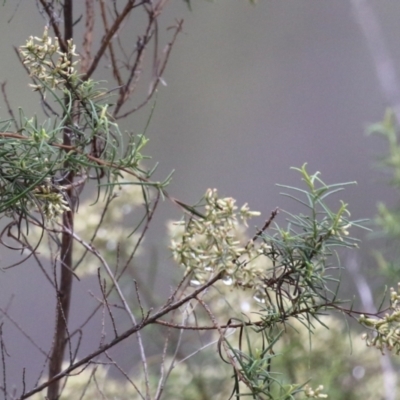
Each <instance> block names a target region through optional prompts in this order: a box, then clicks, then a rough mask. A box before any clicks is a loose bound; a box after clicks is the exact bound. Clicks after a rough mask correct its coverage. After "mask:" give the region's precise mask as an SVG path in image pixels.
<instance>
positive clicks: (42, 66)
mask: <svg viewBox="0 0 400 400" xmlns="http://www.w3.org/2000/svg"><path fill="white" fill-rule="evenodd" d="M67 46H68V50H67V53H63V52H61V51H60V44H59V41H58V39H57V38H55V39H54V42H53V40H52V38H51V37H49V34H48V27H45V30H44V33H43V36H42V37H41V38H38V37H33V36H31V37H30V38H29V40H28V41H27V42H26V45H25V46H21V47H20V53H21V56H22V59H23V63H24V64H25V65H26V67H27V68H28V69H29V71H30V75H31V76H32V77H34V78H36V79H37V80H38V81H39V83H37V84H30V86H31V87H32V88H33V90H34V91H42V92H43V93H45V91H46V89H47V88H51V89H56V88H57V89H62V87H63V85H65V82H66V81H67V79H71V77H73V76H76V71H75V68H74V66H75V65H76V63H77V61H75V62H72V57H73V56H76V55H77V54H76V53H75V45H74V44H73V43H72V40H68V41H67ZM54 55H57V56H58V57H57V58H56V60H54V59H53V57H54Z"/></svg>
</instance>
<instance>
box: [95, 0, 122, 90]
mask: <svg viewBox="0 0 400 400" xmlns="http://www.w3.org/2000/svg"><path fill="white" fill-rule="evenodd" d="M100 12H101V18H102V20H103V25H104V32H105V33H107V32H108V31H109V27H108V21H107V13H106V7H105V4H104V0H100ZM108 49H109V51H110V58H111V65H112V71H113V76H114V78H115V80H116V81H117V83H118V86H122V85H123V81H122V78H121V73H120V69H119V68H118V65H117V59H116V57H115V52H114V46H113V43H112V40H110V42H109V44H108Z"/></svg>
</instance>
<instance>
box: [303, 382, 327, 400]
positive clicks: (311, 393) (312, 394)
mask: <svg viewBox="0 0 400 400" xmlns="http://www.w3.org/2000/svg"><path fill="white" fill-rule="evenodd" d="M322 390H324V387H323V386H322V385H319V386H318V387H317V388H316V389H312V388H311V386H309V385H306V386H305V388H304V394H305V395H306V397H307V398H311V399H327V398H328V395H327V394H324V393H321V392H322Z"/></svg>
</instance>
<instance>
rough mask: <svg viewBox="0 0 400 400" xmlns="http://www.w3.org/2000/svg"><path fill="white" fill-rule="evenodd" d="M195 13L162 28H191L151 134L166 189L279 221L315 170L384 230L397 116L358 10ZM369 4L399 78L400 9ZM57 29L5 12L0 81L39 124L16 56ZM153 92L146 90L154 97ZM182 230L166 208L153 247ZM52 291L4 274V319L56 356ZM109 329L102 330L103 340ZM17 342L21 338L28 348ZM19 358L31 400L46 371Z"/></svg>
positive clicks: (175, 12)
mask: <svg viewBox="0 0 400 400" xmlns="http://www.w3.org/2000/svg"><path fill="white" fill-rule="evenodd" d="M192 3H193V11H192V12H189V11H188V10H187V8H186V6H185V4H184V3H183V1H181V0H173V1H171V3H170V5H169V6H168V7H167V8H166V12H165V13H164V14H163V16H162V19H161V21H162V23H163V24H164V25H163V28H165V27H167V26H169V25H172V24H173V22H174V19H175V18H177V17H183V18H184V19H185V22H184V29H183V33H182V34H181V35H180V36H179V37H178V40H177V43H176V45H175V48H174V49H173V51H172V55H171V58H170V62H169V65H168V67H167V70H166V72H165V74H164V79H165V81H166V83H167V86H166V87H161V88H160V90H159V93H158V96H157V105H156V109H155V113H154V117H153V119H152V121H151V125H150V128H149V130H148V132H147V135H148V136H149V137H150V144H149V146H148V149H147V154H150V155H151V156H152V157H153V160H154V161H158V162H159V163H160V170H159V172H158V173H157V176H158V177H159V178H160V179H161V178H162V177H163V176H166V174H167V173H168V172H169V171H170V170H173V169H174V170H175V174H174V178H173V183H172V185H171V188H170V189H169V192H170V193H171V194H172V195H173V196H174V197H177V198H179V199H181V200H183V201H186V202H188V203H190V202H194V201H196V200H198V199H199V198H200V197H201V196H202V194H203V193H204V192H205V190H206V189H207V188H209V187H216V188H218V189H219V191H220V193H221V194H222V195H226V196H232V197H235V198H237V199H238V202H239V203H244V202H248V203H249V204H250V206H251V208H252V209H254V210H259V211H262V212H263V213H264V216H265V218H267V217H268V214H269V213H270V211H271V210H272V209H274V208H275V207H277V206H279V207H282V208H284V209H295V208H296V207H295V206H292V203H290V202H289V201H288V200H287V199H284V198H282V197H280V195H279V192H280V189H279V188H277V187H276V186H275V183H284V184H288V185H299V184H300V182H299V176H298V174H296V173H294V172H293V171H291V170H290V167H291V166H297V167H300V166H301V165H302V164H303V163H304V162H308V165H309V170H310V171H311V172H313V171H316V170H319V171H321V173H322V178H323V179H324V180H325V181H326V182H327V183H334V182H343V181H349V180H351V181H353V180H356V181H357V182H358V185H356V186H352V187H350V188H348V189H347V190H346V192H344V193H343V194H342V195H341V196H340V197H341V198H342V199H343V200H344V201H346V202H348V203H349V204H350V210H351V211H352V217H353V218H356V219H358V218H372V217H373V216H374V215H375V212H376V203H377V201H379V200H383V201H386V202H387V203H388V204H389V205H390V204H391V205H393V204H395V202H396V198H395V196H394V194H393V193H392V191H391V190H390V189H389V188H387V186H386V184H385V179H384V177H383V176H382V174H381V173H379V172H377V171H376V170H374V168H373V164H374V162H375V161H376V157H377V156H378V155H380V154H382V153H383V152H384V151H385V145H384V143H383V142H382V141H380V140H378V139H377V138H374V137H367V136H366V135H365V128H366V127H367V126H368V125H369V124H370V123H372V122H376V121H379V120H381V119H382V117H383V114H384V110H385V108H386V106H388V104H386V102H385V99H384V96H383V95H382V92H381V88H380V86H379V83H378V80H377V76H376V72H375V67H374V64H373V61H372V57H371V54H370V53H369V50H368V46H367V44H366V41H365V38H364V36H363V34H362V31H361V30H360V27H359V25H358V24H357V21H356V19H355V17H354V14H353V9H352V6H351V2H350V1H345V0H331V1H315V0H286V1H275V0H271V1H269V0H260V1H259V3H258V4H257V5H256V6H250V4H249V3H248V2H247V1H244V0H216V1H215V2H214V3H209V2H207V1H201V0H195V1H192ZM369 4H370V5H372V6H373V8H374V11H375V15H376V17H377V18H378V20H379V22H380V24H381V26H382V29H383V33H384V38H385V40H386V42H387V45H388V47H389V50H390V52H391V56H392V58H393V61H394V63H395V66H396V67H398V71H399V70H400V45H399V44H398V38H399V37H400V25H399V22H398V21H399V17H400V2H398V1H390V0H376V1H370V2H369ZM17 5H18V6H17ZM16 7H18V9H17V10H16ZM78 14H79V10H78V11H77V15H78ZM11 17H13V18H12V19H11V21H10V22H9V20H10V18H11ZM44 24H45V20H44V19H42V17H41V16H40V15H39V14H38V12H37V10H36V6H35V2H27V1H21V2H17V1H8V2H6V4H5V6H2V7H0V38H1V40H0V54H1V58H0V81H5V80H6V81H7V90H8V95H9V100H10V102H11V103H12V105H13V106H14V107H22V108H23V109H24V110H25V113H26V114H27V115H32V114H34V113H38V115H42V114H41V110H40V107H39V104H38V101H37V97H35V95H34V94H31V93H30V91H29V89H28V88H27V84H28V79H27V77H26V74H25V71H24V70H23V68H22V67H21V65H20V64H19V61H18V60H17V58H16V56H15V53H14V50H13V47H12V46H19V45H21V44H23V43H24V41H25V40H26V38H27V37H28V36H30V35H36V36H40V35H41V34H42V32H43V25H44ZM77 29H79V27H78V28H77ZM126 40H136V38H135V37H134V35H132V38H127V39H126ZM399 72H400V71H399ZM104 74H105V76H106V75H107V74H108V71H107V70H104ZM97 77H99V78H102V79H104V77H103V76H102V75H101V74H98V75H97ZM146 84H148V82H147V83H146V81H145V79H144V80H143V81H142V85H144V86H143V87H142V88H141V90H142V91H143V93H145V92H146V91H147V89H148V87H146ZM0 105H1V108H0V117H1V118H2V119H4V118H8V115H7V109H6V107H5V105H4V102H3V101H2V100H1V99H0ZM149 111H150V109H149V108H147V109H145V110H143V111H142V112H141V113H140V114H135V115H134V116H133V117H132V118H130V119H129V120H127V121H124V122H123V128H126V129H131V130H134V131H135V132H137V133H139V132H140V131H141V130H142V129H143V127H144V125H145V120H146V118H147V117H148V115H149ZM177 216H178V212H177V210H176V209H175V208H173V207H171V206H169V205H165V206H164V208H163V211H162V212H161V216H160V217H159V218H158V219H157V220H156V221H154V224H155V228H154V229H153V231H152V233H151V235H150V237H149V243H150V245H153V246H159V243H163V245H165V243H164V242H163V237H164V236H163V235H164V232H165V230H164V227H165V220H166V219H167V218H171V217H175V218H176V217H177ZM281 218H283V216H282V217H281ZM261 223H262V221H261V220H260V221H259V224H261ZM354 233H355V234H357V235H359V237H360V238H364V239H365V240H364V242H363V245H362V246H361V253H360V254H361V256H360V259H362V260H363V268H367V267H368V263H367V260H368V259H370V258H371V257H370V253H369V248H370V247H371V242H370V241H369V239H368V238H365V236H366V235H365V233H364V232H354ZM0 257H1V258H0V263H1V264H0V266H4V265H5V264H7V261H8V260H7V258H8V257H9V254H8V253H5V252H3V250H2V253H1V254H0ZM160 257H161V259H160V261H159V262H160V263H161V264H162V263H164V262H169V261H168V259H167V255H165V256H164V253H161V256H160ZM371 266H372V267H373V262H372V261H371V263H370V267H371ZM42 285H43V288H42ZM45 286H46V282H45V281H44V280H43V279H42V277H41V275H40V274H39V273H37V271H36V270H35V269H34V268H33V267H32V268H30V265H28V264H26V265H23V266H20V267H17V268H15V269H12V270H9V271H7V272H6V273H0V306H1V307H3V308H4V307H5V306H6V304H7V302H8V301H9V300H10V297H11V296H14V298H13V302H12V307H11V309H10V310H11V315H12V316H13V318H14V319H15V320H16V321H18V322H19V323H20V324H21V325H22V326H23V327H24V329H26V330H27V331H29V332H30V333H31V335H32V336H33V337H34V338H35V340H37V341H38V342H39V343H40V344H41V345H42V346H43V347H44V348H46V349H47V348H48V344H49V340H51V337H52V333H53V327H52V323H53V319H54V307H55V303H54V301H55V299H54V297H53V295H51V294H49V293H51V292H50V291H49V292H48V293H47V292H46V290H47V289H49V287H45ZM38 289H39V290H38ZM74 290H76V293H78V298H79V296H82V297H81V298H82V299H84V298H86V299H87V298H88V296H87V288H85V286H84V285H83V284H82V285H76V287H75V289H74ZM92 304H93V303H91V304H90V302H86V300H85V301H82V303H79V302H75V304H73V306H72V307H73V309H72V312H71V314H72V315H73V314H74V310H75V311H76V310H77V309H79V310H80V312H81V313H82V314H84V313H85V312H86V313H87V312H88V310H90V309H91V307H92ZM72 323H74V321H72ZM96 327H97V325H96V324H95V322H93V326H92V328H93V329H94V331H95V330H96V329H97V328H96ZM9 329H10V333H9V334H10V335H12V334H17V333H16V331H15V332H14V333H13V331H12V328H11V327H10V328H9ZM96 340H97V338H96ZM96 343H97V342H96ZM7 346H8V348H7V349H8V351H9V353H10V355H12V358H11V359H10V362H9V363H8V365H9V367H8V368H9V370H8V373H9V376H10V380H11V381H12V383H14V384H15V385H16V386H19V385H20V384H21V381H20V377H21V372H22V368H23V367H28V368H29V365H32V364H33V365H36V366H37V368H40V365H37V364H35V362H36V359H38V354H39V353H38V352H37V350H36V349H34V348H32V346H31V345H30V344H29V342H28V341H27V340H26V339H24V338H22V337H21V340H19V341H18V342H15V341H14V342H12V341H11V340H10V341H9V343H7ZM27 379H28V380H29V379H33V377H32V376H28V377H27Z"/></svg>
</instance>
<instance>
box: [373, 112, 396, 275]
mask: <svg viewBox="0 0 400 400" xmlns="http://www.w3.org/2000/svg"><path fill="white" fill-rule="evenodd" d="M369 133H370V134H376V135H380V136H381V137H383V139H384V140H385V141H386V142H387V145H388V152H387V154H385V155H383V156H382V157H380V159H379V164H378V166H379V168H380V169H382V170H383V171H384V172H385V173H387V174H388V176H389V177H390V178H389V184H390V186H391V187H393V189H394V190H396V192H398V193H400V142H399V127H398V123H397V122H396V119H395V116H394V114H393V112H392V111H391V110H387V111H386V114H385V117H384V119H383V121H382V122H379V123H377V124H374V125H372V126H371V127H370V128H369ZM376 222H377V224H378V226H379V227H380V228H381V230H382V231H381V234H380V236H381V237H383V238H384V239H386V240H387V244H388V247H387V249H386V251H385V254H382V253H380V252H375V256H376V260H377V263H378V265H379V267H380V268H381V270H382V272H384V273H385V274H386V275H387V276H388V278H389V279H391V280H392V279H393V280H394V282H397V281H398V280H399V276H400V275H399V273H400V262H399V260H400V247H399V246H398V243H399V240H400V203H399V204H397V205H395V206H394V207H392V208H389V207H387V206H386V205H385V204H384V203H382V202H380V203H378V216H377V218H376Z"/></svg>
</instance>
